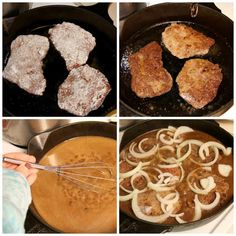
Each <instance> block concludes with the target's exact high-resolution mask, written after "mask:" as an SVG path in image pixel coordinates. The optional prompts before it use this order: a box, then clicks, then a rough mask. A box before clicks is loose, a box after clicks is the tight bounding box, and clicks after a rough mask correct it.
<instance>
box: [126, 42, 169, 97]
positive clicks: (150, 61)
mask: <svg viewBox="0 0 236 236" xmlns="http://www.w3.org/2000/svg"><path fill="white" fill-rule="evenodd" d="M129 64H130V70H131V75H132V79H131V89H132V90H133V91H134V92H135V93H136V95H137V96H138V97H140V98H147V97H149V98H152V97H156V96H160V95H162V94H164V93H167V92H169V91H170V90H171V88H172V84H173V80H172V77H171V75H170V74H169V73H168V71H167V70H166V69H165V68H164V67H163V62H162V49H161V47H160V45H159V44H158V43H157V42H151V43H149V44H147V45H146V46H145V47H143V48H141V49H140V50H139V51H138V52H136V53H134V54H132V55H130V56H129Z"/></svg>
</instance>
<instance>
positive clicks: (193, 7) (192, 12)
mask: <svg viewBox="0 0 236 236" xmlns="http://www.w3.org/2000/svg"><path fill="white" fill-rule="evenodd" d="M197 14H198V3H191V5H190V16H191V17H192V18H195V17H197Z"/></svg>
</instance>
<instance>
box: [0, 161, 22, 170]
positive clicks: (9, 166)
mask: <svg viewBox="0 0 236 236" xmlns="http://www.w3.org/2000/svg"><path fill="white" fill-rule="evenodd" d="M2 166H3V167H4V168H8V169H11V170H14V169H15V168H16V167H17V166H18V165H15V164H11V163H7V162H3V163H2Z"/></svg>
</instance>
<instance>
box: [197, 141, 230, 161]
mask: <svg viewBox="0 0 236 236" xmlns="http://www.w3.org/2000/svg"><path fill="white" fill-rule="evenodd" d="M209 147H216V148H218V149H220V150H221V151H223V153H224V155H226V156H228V155H230V154H231V152H232V148H231V147H227V148H226V147H225V146H224V145H222V144H221V143H218V142H214V141H210V142H206V143H204V144H203V145H201V147H200V149H199V156H200V157H201V158H206V156H209V154H210V153H209ZM204 152H205V154H206V156H205V154H204Z"/></svg>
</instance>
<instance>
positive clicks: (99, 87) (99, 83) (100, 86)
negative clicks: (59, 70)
mask: <svg viewBox="0 0 236 236" xmlns="http://www.w3.org/2000/svg"><path fill="white" fill-rule="evenodd" d="M110 90H111V88H110V85H109V82H108V80H107V78H106V77H105V75H103V74H102V73H101V72H100V71H98V70H96V69H94V68H92V67H90V66H88V65H84V66H80V67H79V68H75V69H73V70H71V72H70V73H69V75H68V77H67V78H66V80H65V81H64V82H63V83H62V84H61V85H60V87H59V91H58V105H59V107H60V108H61V109H64V110H66V111H68V112H70V113H73V114H75V115H78V116H85V115H87V114H88V113H89V112H90V111H92V110H96V109H98V108H99V107H100V106H101V105H102V103H103V101H104V99H105V97H106V96H107V94H108V93H109V92H110Z"/></svg>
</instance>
